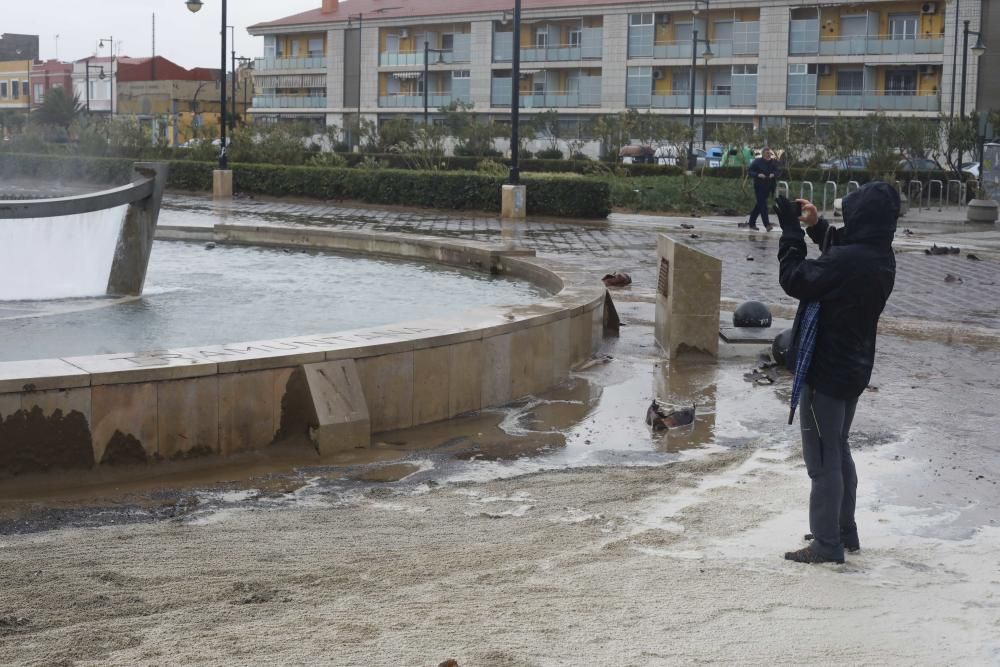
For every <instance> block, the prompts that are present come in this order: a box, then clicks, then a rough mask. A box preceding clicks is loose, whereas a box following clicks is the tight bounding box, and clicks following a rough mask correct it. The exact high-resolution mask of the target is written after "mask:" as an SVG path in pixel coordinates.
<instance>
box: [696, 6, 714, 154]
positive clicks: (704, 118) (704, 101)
mask: <svg viewBox="0 0 1000 667" xmlns="http://www.w3.org/2000/svg"><path fill="white" fill-rule="evenodd" d="M700 11H701V7H700V6H699V3H698V0H694V11H693V12H692V13H693V14H694V15H695V16H698V13H699V12H700ZM710 16H711V5H710V4H709V0H705V40H704V41H705V52H704V53H702V54H701V57H702V58H704V59H705V75H704V76H703V77H702V84H703V85H702V98H701V149H702V150H705V147H706V136H705V135H706V132H705V129H706V128H707V127H708V61H709V60H710V59H711V58H712V56H713V55H714V54H713V53H712V46H711V44H709V41H708V40H709V37H708V26H709V18H710ZM696 48H697V46H696Z"/></svg>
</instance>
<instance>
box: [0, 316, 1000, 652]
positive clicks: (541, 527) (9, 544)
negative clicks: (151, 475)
mask: <svg viewBox="0 0 1000 667" xmlns="http://www.w3.org/2000/svg"><path fill="white" fill-rule="evenodd" d="M620 310H621V311H622V313H623V316H624V317H625V318H626V321H627V322H628V323H629V324H630V326H629V327H627V328H626V329H625V330H623V337H622V339H621V340H619V341H617V342H613V343H611V344H610V345H609V347H608V348H607V352H608V353H609V354H611V356H613V357H614V359H612V360H610V361H608V363H602V364H598V365H597V366H595V367H593V368H591V369H590V370H587V371H585V372H583V373H581V374H580V375H579V377H578V378H577V382H576V383H575V384H574V385H572V386H570V387H569V388H567V389H565V390H564V391H563V392H562V393H559V392H556V393H555V394H553V395H552V396H548V397H543V398H542V399H541V400H538V401H534V402H528V403H525V404H522V405H520V406H516V407H515V408H514V409H512V410H511V411H509V412H507V413H503V414H495V415H492V416H490V415H484V416H482V417H480V418H477V419H475V420H472V421H469V422H468V423H466V425H465V427H466V429H467V430H469V429H471V430H472V431H477V432H476V433H472V435H471V436H468V437H466V436H461V437H455V436H454V434H451V436H449V434H448V433H447V432H443V431H433V430H432V431H430V432H425V433H424V434H423V435H422V436H421V437H422V438H424V439H425V440H427V439H431V440H435V441H436V442H438V445H437V446H436V447H434V446H431V447H429V448H428V449H420V448H417V449H407V448H405V447H403V448H402V449H401V451H400V452H399V453H398V455H397V456H396V458H397V459H399V461H397V462H395V463H392V462H389V463H386V462H372V463H368V464H363V465H362V464H358V465H354V466H353V467H349V468H344V469H339V468H336V467H333V468H330V467H325V468H317V469H311V468H309V467H300V468H298V469H297V470H295V471H290V472H287V473H286V474H284V475H283V476H279V477H278V482H274V480H273V479H272V480H271V482H270V483H269V484H267V485H264V484H258V483H255V482H252V481H251V482H243V483H240V484H235V485H233V484H228V485H222V486H218V485H215V486H213V485H211V484H200V485H199V486H198V487H197V488H195V489H185V490H179V491H178V492H177V493H176V494H174V495H172V496H167V497H168V500H167V501H165V502H167V505H168V506H169V511H167V512H164V511H159V512H157V513H152V514H150V513H147V514H146V515H143V517H139V518H138V519H137V516H138V515H137V514H135V513H132V514H129V513H125V512H123V511H122V510H121V505H120V504H116V503H115V502H112V501H107V502H106V503H104V504H102V502H103V501H100V500H98V499H95V500H94V501H92V502H90V503H84V504H85V505H87V508H86V511H85V512H84V513H83V515H85V516H86V519H87V520H86V521H85V522H81V521H80V520H79V516H77V517H76V519H74V520H73V521H66V520H64V519H60V520H59V521H55V523H53V520H52V519H51V515H49V514H46V511H45V509H44V506H45V504H44V503H38V502H37V501H32V503H29V504H28V505H25V504H24V503H22V504H20V505H17V504H11V503H8V504H7V509H8V516H9V512H10V511H15V510H16V511H19V512H22V514H23V516H22V519H23V520H22V521H21V522H20V523H12V522H10V521H7V522H6V523H5V524H4V526H5V527H6V528H5V532H6V533H7V534H6V535H5V536H3V537H0V591H2V593H0V664H3V665H7V664H10V665H40V666H41V665H45V666H48V665H137V664H143V665H177V664H198V665H233V664H241V665H273V664H307V665H314V664H317V665H318V664H329V665H438V664H439V663H441V662H443V661H445V660H447V659H449V658H453V659H455V660H457V661H458V663H459V664H460V665H463V666H464V665H487V666H489V665H493V666H514V665H523V666H528V665H590V664H595V665H596V664H613V665H647V664H652V665H655V664H690V663H704V662H711V663H727V664H764V663H773V664H906V665H940V664H969V665H973V664H975V665H979V664H998V663H1000V566H998V559H997V554H998V553H1000V527H998V525H997V520H998V517H1000V512H998V511H997V505H998V503H997V498H998V486H997V482H998V481H1000V455H998V451H997V447H998V445H997V441H996V437H995V436H996V433H997V432H1000V428H998V421H997V415H996V409H995V406H996V405H997V399H998V398H1000V383H998V380H997V377H996V373H995V368H996V360H997V351H996V350H997V347H996V346H993V347H990V346H979V347H972V346H956V345H952V346H948V345H946V344H944V343H941V342H933V341H926V340H925V341H919V342H917V341H913V340H908V339H902V338H896V337H886V338H885V340H884V341H883V344H882V348H881V354H880V361H879V372H878V373H877V376H876V379H875V381H874V383H873V384H876V385H877V390H873V391H871V392H868V393H866V395H865V396H864V397H863V398H862V404H861V408H860V409H859V413H858V419H857V423H856V429H855V438H854V447H855V450H856V459H857V464H858V469H859V474H860V476H861V480H862V481H861V489H860V495H859V523H860V526H861V539H862V545H863V550H862V552H861V553H860V554H858V555H853V556H849V557H848V560H847V563H846V564H845V565H842V566H837V565H823V566H802V565H796V564H792V563H787V562H785V561H784V560H782V558H781V554H782V553H783V552H784V551H785V550H787V549H789V548H795V547H797V546H798V545H799V544H801V542H800V539H801V536H802V534H803V533H804V532H806V530H807V525H806V498H807V493H808V479H807V476H806V474H805V470H804V466H803V464H802V462H801V456H800V455H799V453H798V448H797V441H796V430H795V429H794V428H791V427H787V426H786V425H785V424H784V420H785V418H786V417H787V407H786V404H785V402H784V399H785V398H786V397H787V386H785V385H786V382H785V381H784V380H783V381H782V382H779V385H777V386H775V387H757V386H753V385H751V384H749V383H747V382H744V381H743V379H742V374H743V372H744V371H745V370H746V367H747V366H748V362H726V363H724V364H721V365H719V366H715V365H702V366H691V367H686V368H685V367H683V366H681V365H677V366H675V367H674V368H673V369H670V368H668V367H665V366H664V365H663V364H662V363H661V362H660V360H659V359H657V357H656V355H655V353H654V351H653V350H652V349H651V348H650V346H649V345H648V342H649V341H648V336H649V333H650V330H649V327H648V320H649V315H650V306H649V304H647V303H641V302H637V303H629V302H628V301H622V302H621V303H620ZM749 366H750V367H752V363H749ZM663 393H667V394H669V396H663ZM653 394H657V395H660V396H661V397H664V398H674V399H678V400H679V399H681V398H684V397H690V396H695V397H697V400H698V401H699V402H700V404H701V405H702V406H703V412H702V413H701V414H700V416H699V424H698V425H696V428H695V429H694V430H693V431H692V432H691V433H689V434H688V435H687V436H685V437H686V438H687V440H685V439H684V437H681V438H679V439H678V438H677V437H672V438H667V439H658V438H656V437H653V436H651V435H650V434H649V433H648V432H647V431H645V426H644V425H643V424H642V414H643V413H644V407H645V401H647V400H648V398H649V397H650V396H651V395H653ZM456 428H457V427H456ZM490 429H493V430H494V431H496V433H502V435H503V436H504V438H506V440H504V439H503V438H499V439H498V438H496V437H493V439H492V440H491V437H492V436H493V435H495V434H494V433H492V432H491V431H490ZM484 432H485V433H484ZM395 437H396V438H398V439H404V440H405V439H411V440H412V441H413V442H417V441H419V440H420V438H419V437H417V436H416V435H415V434H397V435H396V436H395ZM462 438H466V439H465V440H463V439H462ZM456 443H459V444H456ZM461 443H464V444H461ZM505 443H506V444H505ZM511 443H514V444H511ZM396 444H397V445H399V443H396ZM387 446H388V445H387ZM507 447H512V449H510V451H511V452H513V454H509V455H506V456H503V455H499V454H498V452H501V451H503V450H505V448H507ZM386 466H391V467H386ZM345 470H347V471H349V472H345ZM400 478H401V479H400ZM156 497H157V498H158V499H160V500H158V501H157V502H161V503H162V502H164V501H162V498H163V496H162V495H157V496H156ZM29 506H30V507H29ZM12 507H13V508H14V510H11V508H12ZM26 507H28V509H25V508H26ZM161 510H162V508H161ZM44 517H48V519H47V520H46V519H44ZM59 525H66V526H67V527H58V526H59Z"/></svg>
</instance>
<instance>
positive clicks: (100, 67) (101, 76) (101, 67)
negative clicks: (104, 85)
mask: <svg viewBox="0 0 1000 667" xmlns="http://www.w3.org/2000/svg"><path fill="white" fill-rule="evenodd" d="M86 65H87V71H86V74H84V77H83V86H84V88H86V91H85V92H86V93H87V113H90V70H92V69H96V70H98V71H99V72H100V74H98V75H97V78H98V79H100V80H101V81H103V80H104V76H105V74H104V65H91V64H90V58H87V62H86Z"/></svg>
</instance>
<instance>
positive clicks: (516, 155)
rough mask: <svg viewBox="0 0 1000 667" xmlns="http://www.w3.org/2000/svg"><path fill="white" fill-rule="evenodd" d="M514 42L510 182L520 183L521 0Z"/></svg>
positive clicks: (517, 0)
mask: <svg viewBox="0 0 1000 667" xmlns="http://www.w3.org/2000/svg"><path fill="white" fill-rule="evenodd" d="M511 37H512V39H513V43H514V48H513V49H512V51H513V53H512V55H511V70H510V184H511V185H520V183H521V164H520V158H521V156H520V152H521V146H520V143H521V136H520V134H521V128H520V127H519V125H520V123H521V0H514V34H513V35H511Z"/></svg>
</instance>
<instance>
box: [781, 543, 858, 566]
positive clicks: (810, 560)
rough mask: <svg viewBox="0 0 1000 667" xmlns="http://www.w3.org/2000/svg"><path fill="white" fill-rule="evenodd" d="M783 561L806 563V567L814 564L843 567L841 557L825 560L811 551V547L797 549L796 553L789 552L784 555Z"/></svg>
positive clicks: (825, 558) (822, 556)
mask: <svg viewBox="0 0 1000 667" xmlns="http://www.w3.org/2000/svg"><path fill="white" fill-rule="evenodd" d="M785 560H790V561H794V562H796V563H806V564H807V565H812V564H814V563H836V564H837V565H843V564H844V559H843V557H841V558H839V559H837V558H827V557H826V556H824V555H822V554H820V553H817V552H815V551H813V550H812V547H805V548H803V549H799V550H798V551H789V552H788V553H786V554H785Z"/></svg>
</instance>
